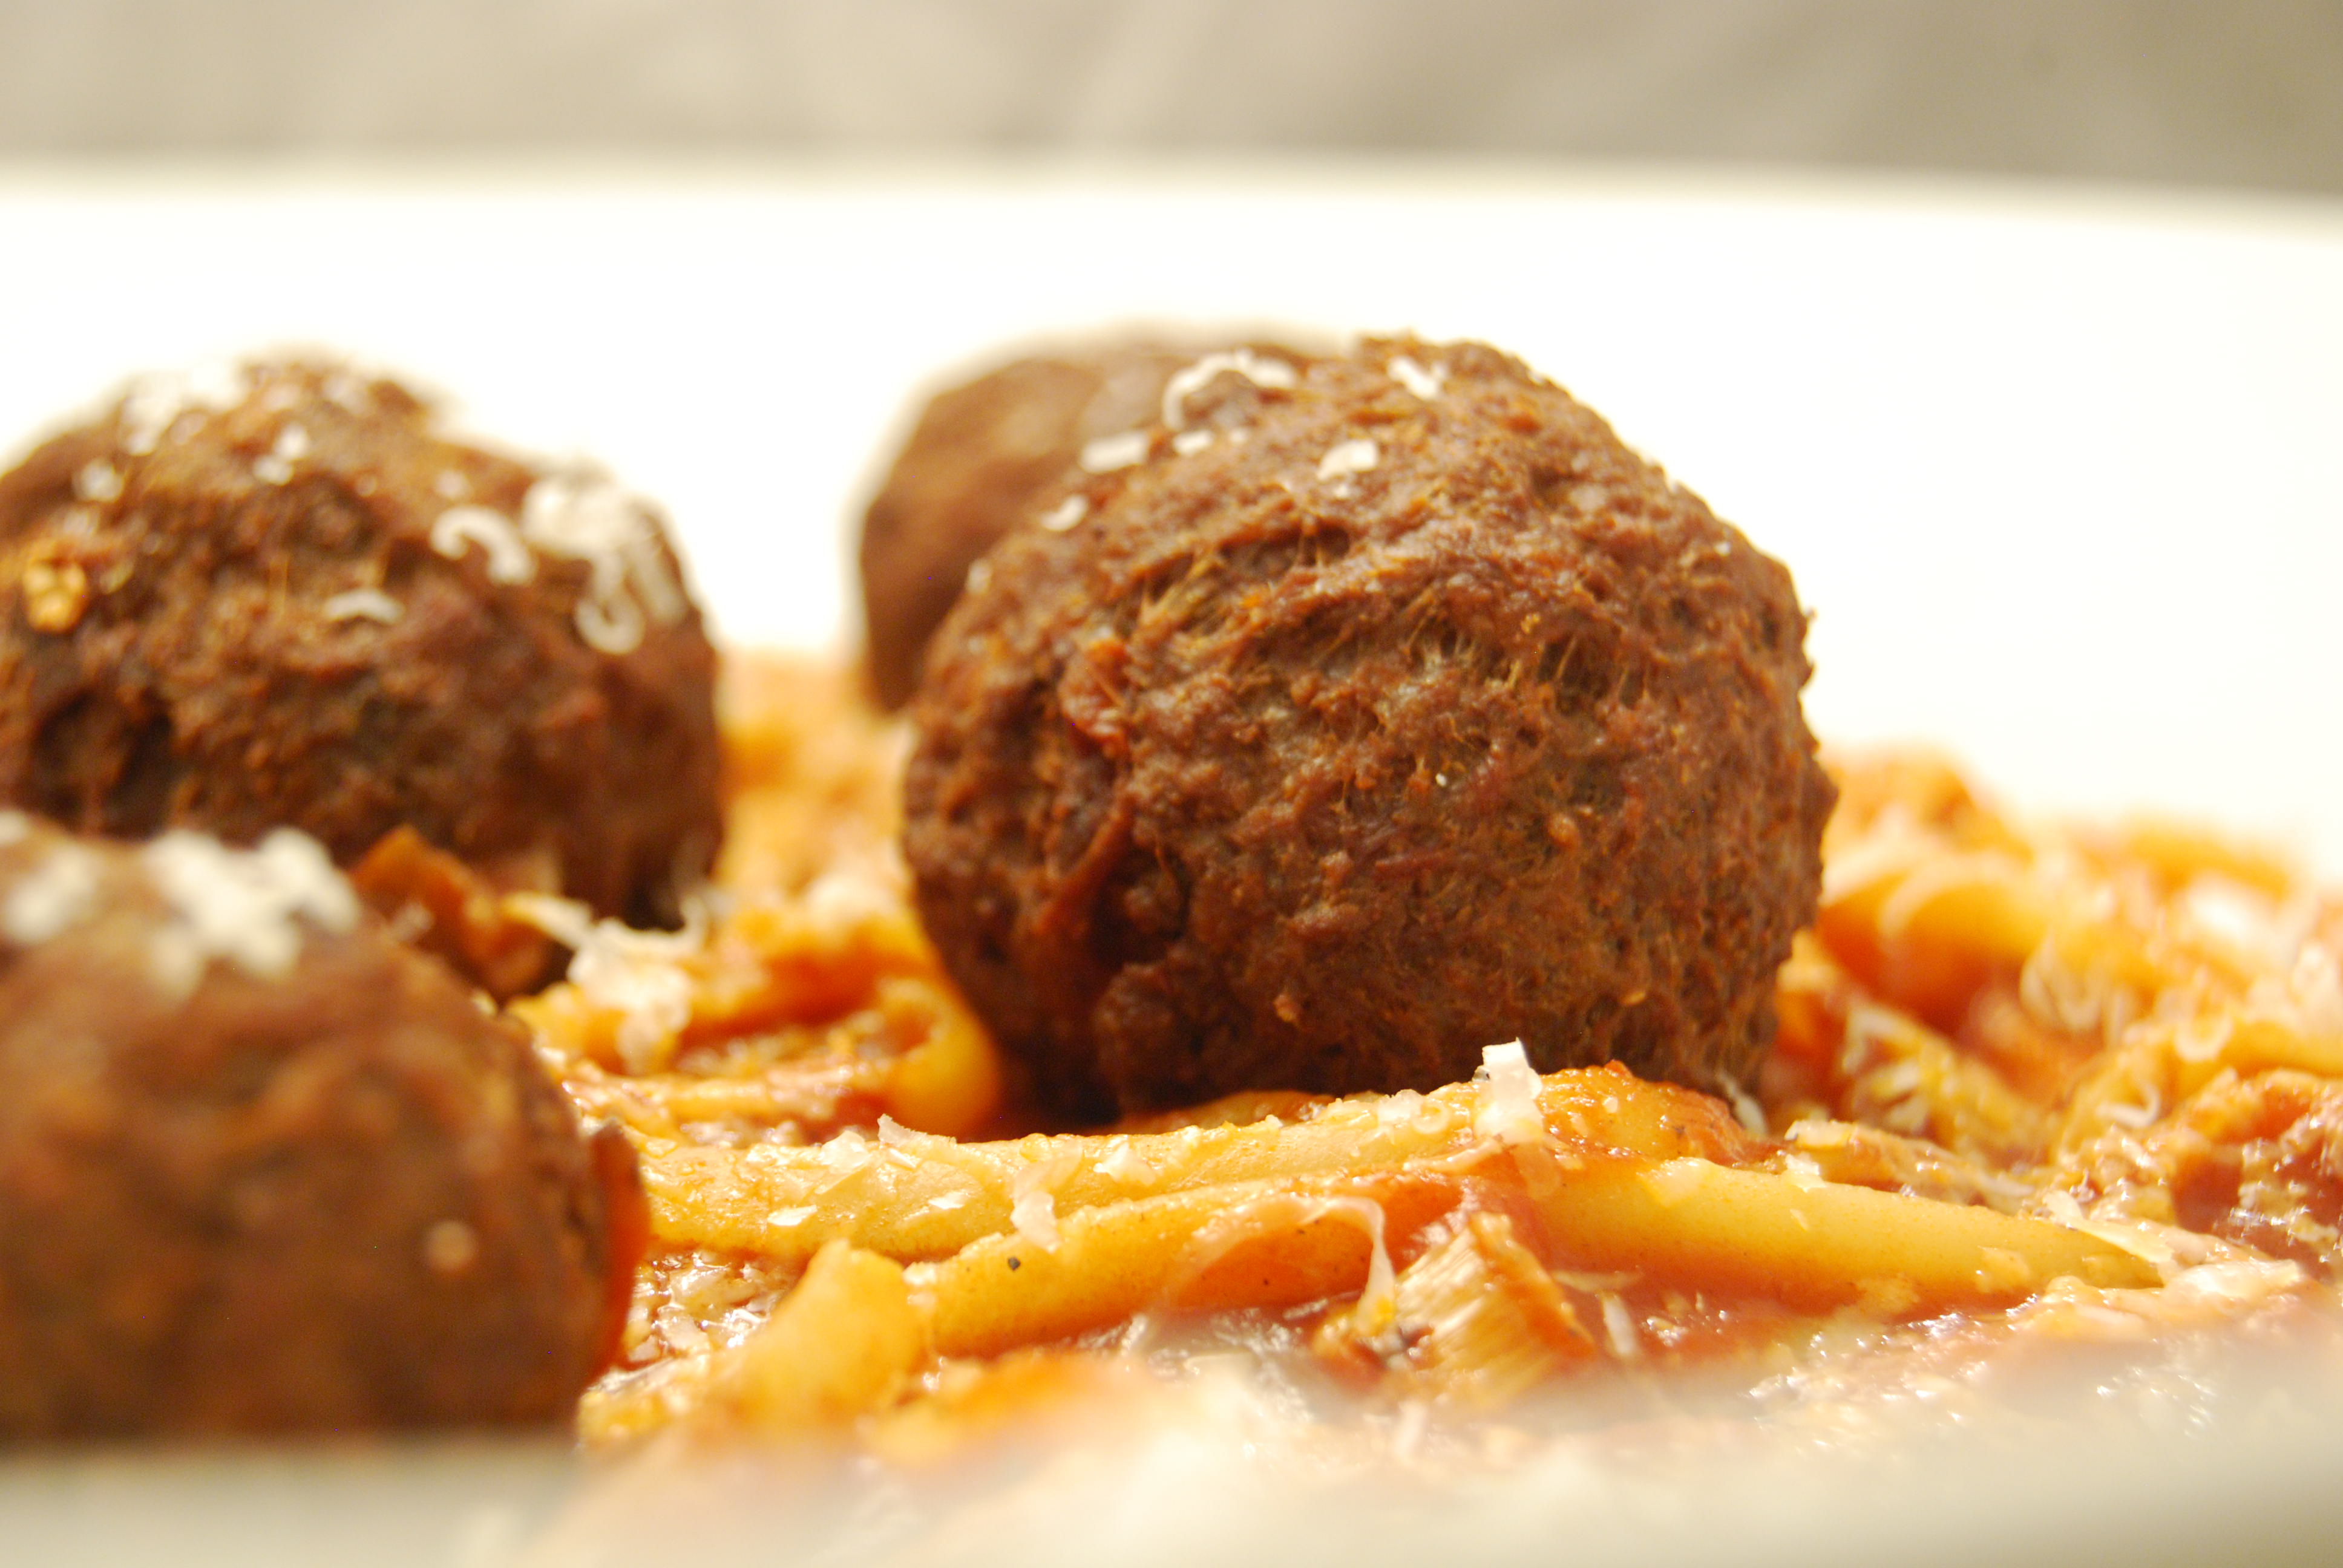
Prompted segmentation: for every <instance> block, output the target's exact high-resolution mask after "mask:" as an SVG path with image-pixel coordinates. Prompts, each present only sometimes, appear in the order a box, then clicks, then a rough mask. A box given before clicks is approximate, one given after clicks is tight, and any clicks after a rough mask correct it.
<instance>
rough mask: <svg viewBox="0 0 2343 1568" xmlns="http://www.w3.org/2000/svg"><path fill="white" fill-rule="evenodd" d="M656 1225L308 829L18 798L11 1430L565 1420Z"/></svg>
mask: <svg viewBox="0 0 2343 1568" xmlns="http://www.w3.org/2000/svg"><path fill="white" fill-rule="evenodd" d="M643 1228H644V1220H643V1213H642V1194H641V1190H640V1188H639V1185H637V1182H636V1177H635V1171H634V1163H633V1156H632V1154H631V1153H630V1152H629V1151H628V1146H627V1144H626V1142H625V1140H624V1137H623V1135H621V1134H620V1133H618V1131H617V1130H616V1129H615V1128H605V1129H603V1130H602V1131H599V1132H598V1133H597V1134H596V1135H595V1137H594V1138H592V1139H590V1140H589V1139H588V1138H587V1137H585V1136H583V1135H581V1133H580V1131H579V1128H578V1119H577V1115H576V1112H575V1111H573V1110H572V1109H571V1107H570V1105H569V1102H568V1099H567V1098H566V1097H565V1096H564V1095H563V1094H562V1092H561V1091H560V1090H559V1089H558V1088H557V1087H556V1086H555V1085H554V1084H553V1082H552V1081H550V1080H549V1079H548V1078H547V1076H546V1074H545V1072H544V1070H543V1069H542V1068H541V1067H540V1066H539V1065H538V1061H537V1060H536V1057H535V1055H534V1054H533V1051H532V1049H531V1046H530V1043H529V1040H528V1038H527V1036H526V1035H525V1033H524V1032H523V1031H521V1030H519V1029H518V1028H517V1027H516V1026H513V1025H511V1024H509V1023H508V1022H506V1021H504V1020H499V1019H497V1018H492V1017H489V1016H488V1015H486V1014H484V1013H483V1012H482V1011H481V1010H479V1009H478V1007H477V1006H475V1005H474V1002H473V1000H472V998H471V996H470V995H469V994H468V992H467V991H466V990H464V988H462V987H461V986H459V985H458V984H457V983H456V981H455V980H453V978H452V977H451V976H450V975H449V974H448V973H447V971H446V970H444V969H442V968H441V967H440V966H439V965H438V964H437V962H436V961H434V960H431V959H428V958H426V957H424V956H422V955H421V954H418V953H417V952H415V951H413V950H410V949H408V948H407V947H404V946H402V945H401V944H399V943H397V942H396V941H394V940H391V939H390V938H389V937H388V936H387V935H386V934H385V933H384V931H383V930H381V928H380V927H379V926H377V925H376V924H375V923H373V921H372V920H371V919H370V918H369V917H367V916H365V915H363V914H362V913H361V911H360V910H359V907H358V905H357V900H356V897H355V895H354V894H353V893H352V892H351V890H350V889H349V887H348V886H347V883H345V882H344V881H343V880H342V879H341V878H340V877H339V876H338V875H337V873H336V872H335V871H334V869H333V868H332V867H331V865H330V864H329V863H328V862H327V859H326V857H325V854H324V852H323V850H321V849H319V848H318V847H317V844H316V842H315V841H314V840H311V839H307V838H305V837H303V836H302V835H300V834H298V833H296V832H293V831H291V830H289V829H286V830H279V831H278V832H277V833H274V834H272V835H270V836H269V837H268V838H267V839H266V840H264V841H263V843H262V844H261V846H260V847H259V848H258V849H255V850H249V851H246V850H236V849H226V848H224V847H222V846H221V844H220V843H219V841H218V840H216V839H211V838H208V837H206V836H203V835H199V834H196V833H193V832H189V831H186V830H184V829H180V830H174V831H173V832H170V833H167V834H166V835H164V836H163V837H162V838H160V839H156V840H155V841H153V842H152V843H150V844H147V845H146V846H144V847H142V848H137V849H133V848H130V847H127V846H123V845H117V844H112V843H108V842H106V841H103V840H97V839H78V838H75V837H73V836H71V835H67V834H65V833H63V832H60V831H57V830H55V829H51V828H48V827H46V826H43V825H37V824H35V823H34V822H33V821H32V820H31V819H28V818H26V817H25V816H23V815H22V814H19V813H15V812H0V1436H5V1437H13V1438H25V1437H56V1436H88V1435H105V1434H128V1433H162V1432H176V1433H196V1432H212V1433H217V1432H247V1433H255V1432H291V1431H323V1430H328V1429H331V1430H343V1431H347V1430H352V1429H367V1428H381V1427H412V1426H430V1425H445V1424H450V1423H470V1424H515V1423H528V1424H534V1423H542V1422H562V1421H566V1420H568V1418H569V1417H570V1415H571V1414H572V1412H573V1411H574V1408H575V1405H576V1402H577V1398H578V1394H579V1392H581V1391H582V1390H583V1389H584V1388H585V1386H586V1384H587V1383H588V1381H589V1380H590V1379H591V1378H593V1377H594V1376H595V1374H596V1373H597V1372H598V1371H599V1370H600V1369H601V1368H602V1367H603V1366H604V1365H605V1364H606V1363H607V1362H608V1361H609V1360H610V1358H611V1356H612V1354H613V1353H614V1352H615V1350H616V1347H617V1345H618V1334H619V1332H620V1331H621V1330H622V1329H623V1327H624V1325H625V1318H626V1310H627V1299H628V1290H629V1288H630V1285H631V1282H632V1276H633V1270H634V1266H635V1263H636V1262H637V1261H638V1259H639V1253H640V1251H641V1248H642V1243H643Z"/></svg>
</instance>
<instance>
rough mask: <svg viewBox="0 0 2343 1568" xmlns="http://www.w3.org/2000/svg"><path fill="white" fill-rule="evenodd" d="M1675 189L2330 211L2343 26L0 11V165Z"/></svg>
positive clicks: (2153, 15) (1716, 16)
mask: <svg viewBox="0 0 2343 1568" xmlns="http://www.w3.org/2000/svg"><path fill="white" fill-rule="evenodd" d="M614 151H616V152H623V153H628V154H643V155H675V154H686V155H700V156H708V155H718V156H750V157H759V156H772V155H783V156H789V155H808V154H818V155H832V154H840V153H844V154H869V155H878V156H903V155H914V156H919V155H931V154H954V155H968V154H975V155H989V154H1014V155H1056V154H1073V155H1096V154H1111V155H1121V154H1131V153H1140V154H1173V155H1195V154H1207V155H1218V154H1226V153H1229V152H1232V151H1268V152H1274V153H1280V154H1285V155H1302V156H1321V155H1327V154H1349V153H1366V154H1383V155H1389V154H1392V153H1409V154H1424V155H1435V156H1438V155H1477V156H1499V157H1507V158H1520V159H1529V160H1543V159H1550V158H1557V157H1567V158H1575V159H1584V158H1603V159H1619V160H1654V159H1664V160H1672V161H1683V160H1689V161H1694V162H1699V163H1705V164H1713V165H1744V164H1768V165H1785V164H1790V165H1806V166H1832V167H1856V168H1870V169H1891V170H1900V171H1909V170H1918V169H1933V170H1946V171H1955V172H1960V173H1969V174H1987V175H2018V176H2064V177H2075V178H2087V179H2103V180H2121V181H2137V182H2147V183H2154V184H2162V185H2182V186H2231V187H2243V188H2248V189H2254V190H2262V191H2283V192H2301V193H2324V194H2328V195H2333V194H2343V5H2338V4H2336V3H2335V0H1778V3H1761V0H1438V3H1432V0H1423V3H1418V0H372V3H361V0H0V157H9V156H13V157H17V158H23V157H26V156H31V157H35V158H42V159H46V158H55V157H66V158H80V157H85V156H95V157H116V156H142V155H153V154H171V155H187V154H193V155H239V156H241V155H264V156H303V155H319V154H323V155H332V156H363V157H373V156H414V155H450V154H476V153H489V154H496V155H508V156H529V157H535V156H542V155H546V154H555V155H595V154H608V153H611V152H614Z"/></svg>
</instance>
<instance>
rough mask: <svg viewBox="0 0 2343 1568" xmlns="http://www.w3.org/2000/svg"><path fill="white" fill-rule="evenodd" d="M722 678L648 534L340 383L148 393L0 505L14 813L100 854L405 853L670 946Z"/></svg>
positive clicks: (411, 406) (711, 808) (18, 477)
mask: <svg viewBox="0 0 2343 1568" xmlns="http://www.w3.org/2000/svg"><path fill="white" fill-rule="evenodd" d="M714 678H715V655H714V652H713V650H712V649H711V648H709V643H708V639H707V638H706V636H705V635H704V634H703V633H702V631H701V628H700V622H699V613H698V611H697V610H696V609H695V608H693V606H692V604H691V602H690V600H689V598H688V597H687V595H686V593H685V590H684V587H683V584H682V581H681V578H680V573H679V567H678V564H677V561H676V559H675V557H674V556H673V554H672V553H671V552H670V550H669V546H668V543H667V541H666V539H665V538H664V537H663V535H662V532H661V529H660V527H659V523H658V522H657V520H656V519H654V518H652V517H650V516H649V514H648V513H647V512H645V511H644V510H643V509H642V508H640V507H639V505H638V504H636V503H635V502H634V501H632V500H631V499H629V498H628V497H627V496H626V495H625V494H624V493H623V492H622V491H620V490H619V489H618V487H616V486H615V485H613V484H611V483H610V482H609V481H608V479H605V478H602V477H598V476H596V475H594V474H592V473H590V472H583V471H558V472H557V471H546V470H543V469H539V468H536V467H530V466H528V464H525V463H522V462H520V461H518V460H516V459H514V458H512V457H505V456H501V455H498V454H496V453H493V452H489V451H487V450H484V449H482V448H480V447H476V446H473V445H470V444H468V443H465V442H462V441H458V440H457V439H455V438H453V437H450V436H448V435H447V434H446V433H444V432H443V431H442V430H441V429H440V428H439V427H438V426H437V422H436V420H435V417H434V415H433V411H432V410H431V409H430V408H429V407H427V405H425V404H424V403H423V402H421V401H420V400H418V399H417V397H416V396H415V395H413V394H412V393H410V392H408V391H407V390H406V389H405V388H404V387H400V386H398V385H397V384H396V383H394V382H391V381H387V380H381V379H370V378H367V377H362V376H360V375H357V374H356V373H354V372H352V371H350V370H348V369H346V368H340V367H334V366H330V365H327V364H322V363H309V362H303V361H287V362H275V363H260V364H253V365H248V366H246V367H242V368H240V369H236V370H233V371H228V372H225V373H221V374H214V375H207V376H198V377H156V378H150V379H148V380H146V381H145V382H141V383H139V384H137V385H136V386H134V387H133V388H132V389H131V390H130V392H129V393H128V394H127V395H126V397H123V398H122V400H121V401H120V402H119V403H118V404H117V405H116V406H115V407H113V409H112V410H111V411H110V412H108V413H106V415H104V416H103V417H100V418H98V419H96V421H95V422H94V423H90V424H86V425H84V426H82V427H78V428H75V429H71V430H68V431H66V432H65V433H64V434H62V435H60V436H58V437H55V439H53V440H50V441H48V442H47V443H46V444H45V445H44V446H42V447H39V448H38V449H37V450H35V452H34V453H33V454H32V455H31V456H30V457H27V458H26V459H25V461H24V462H23V463H22V464H21V465H20V466H19V467H16V468H15V470H14V471H13V472H10V473H8V474H6V475H5V476H0V804H5V805H12V806H17V807H22V808H25V809H31V810H35V811H38V812H40V813H42V814H44V815H46V816H48V817H51V818H54V819H57V820H58V821H61V822H63V823H65V824H66V825H67V826H70V827H72V828H75V829H81V830H84V831H88V832H98V833H106V834H111V835H115V836H119V837H130V838H143V837H146V836H149V835H151V834H153V833H156V832H157V831H160V830H161V829H165V828H166V827H175V826H179V827H190V828H199V829H205V830H206V831H210V832H214V833H216V834H218V835H220V836H221V837H223V838H226V839H231V840H233V841H236V842H239V843H250V842H253V841H256V839H259V837H260V836H261V835H262V834H264V833H266V832H267V831H268V830H269V829H272V828H276V827H279V826H291V827H297V828H300V829H303V830H305V831H307V832H308V833H310V834H311V835H313V836H314V837H316V838H317V839H318V840H319V841H320V842H322V843H323V844H325V846H326V848H327V849H328V850H329V851H330V852H331V853H332V855H333V857H334V859H335V860H336V861H337V863H338V864H341V865H345V866H347V865H349V864H351V863H353V862H355V861H356V860H357V859H358V858H359V857H360V856H362V855H364V854H365V853H366V852H367V849H370V848H371V847H372V846H373V845H374V844H375V843H376V842H377V840H379V839H381V838H382V837H383V836H384V835H385V834H387V833H388V832H390V831H391V830H392V829H395V828H397V827H399V826H401V825H402V824H405V825H411V826H412V827H413V828H415V829H416V830H417V832H419V833H421V834H422V835H423V837H424V838H425V839H427V840H429V841H430V842H432V843H434V844H437V845H438V846H439V847H441V848H442V849H447V851H449V852H450V853H453V854H455V855H457V856H458V857H460V858H461V859H464V860H465V861H467V862H468V863H469V864H471V865H473V866H475V867H477V868H478V869H480V870H481V871H482V872H483V874H484V875H486V876H487V877H488V879H489V880H490V881H492V882H494V883H495V884H497V885H498V886H500V887H507V888H511V887H528V888H531V889H534V890H542V891H555V890H558V891H561V892H565V893H567V894H568V896H570V897H573V898H576V899H579V900H584V901H585V902H587V903H588V904H590V905H592V906H593V907H594V908H595V909H596V910H598V911H600V912H602V913H604V914H609V915H615V916H620V917H623V918H626V919H628V920H634V921H636V922H638V923H651V922H671V921H672V920H673V919H674V917H675V915H676V914H677V910H678V901H679V889H680V888H681V887H682V886H684V885H687V884H689V883H690V882H692V881H694V880H696V879H699V877H700V876H701V875H702V874H704V872H705V871H706V869H707V868H708V866H709V863H710V861H711V859H712V858H713V855H714V852H715V849H716V846H717V841H718V836H719V820H718V807H717V745H716V726H715V716H714V699H713V688H714Z"/></svg>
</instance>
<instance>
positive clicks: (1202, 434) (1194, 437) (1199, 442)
mask: <svg viewBox="0 0 2343 1568" xmlns="http://www.w3.org/2000/svg"><path fill="white" fill-rule="evenodd" d="M1211 445H1212V432H1211V431H1210V430H1182V431H1181V432H1180V433H1179V434H1178V435H1177V436H1174V437H1172V450H1173V451H1174V452H1177V453H1179V454H1180V456H1182V457H1194V456H1195V455H1196V454H1197V453H1199V452H1201V451H1202V450H1203V449H1204V448H1205V447H1209V446H1211Z"/></svg>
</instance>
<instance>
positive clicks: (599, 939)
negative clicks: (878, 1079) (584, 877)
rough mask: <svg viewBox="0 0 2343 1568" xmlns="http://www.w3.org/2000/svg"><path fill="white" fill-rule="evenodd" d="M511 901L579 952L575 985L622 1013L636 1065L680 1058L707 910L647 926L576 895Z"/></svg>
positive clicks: (618, 1042)
mask: <svg viewBox="0 0 2343 1568" xmlns="http://www.w3.org/2000/svg"><path fill="white" fill-rule="evenodd" d="M504 907H505V909H506V910H508V912H509V913H511V914H512V915H513V916H514V918H516V919H518V920H527V921H528V923H530V924H531V925H534V926H536V927H537V928H538V930H541V931H543V932H545V933H546V935H548V936H549V937H551V938H553V940H556V941H558V942H559V943H561V944H562V945H563V946H564V947H567V948H569V949H570V950H572V954H573V956H572V957H571V958H570V960H569V977H568V978H569V983H570V984H571V985H574V986H576V987H577V988H578V994H579V995H580V996H582V997H584V998H585V999H586V1000H587V1001H588V1002H589V1003H590V1004H592V1005H593V1006H595V1007H598V1008H606V1009H608V1010H610V1011H612V1012H615V1013H617V1014H618V1015H619V1017H618V1030H617V1032H616V1034H615V1035H614V1037H613V1039H612V1042H611V1043H612V1044H613V1045H614V1046H615V1047H616V1048H617V1050H618V1060H620V1061H621V1062H623V1063H624V1064H625V1065H626V1069H627V1070H628V1071H629V1072H633V1073H645V1072H657V1071H659V1070H662V1069H664V1068H665V1067H666V1066H667V1065H668V1064H669V1062H670V1061H672V1060H674V1057H675V1050H676V1046H677V1043H678V1037H679V1036H680V1035H681V1034H682V1032H683V1028H684V1026H685V1025H686V1024H688V1023H689V1022H690V1021H691V998H692V992H693V990H694V989H695V988H694V982H693V980H692V976H691V974H690V971H689V970H686V969H685V968H684V967H683V965H682V961H681V960H684V959H686V958H689V957H690V956H691V955H693V954H695V953H697V952H699V950H701V949H702V948H704V947H705V946H706V944H707V940H708V913H707V910H705V909H703V908H701V907H699V906H698V905H697V904H694V905H691V906H689V907H688V908H687V909H686V910H684V926H683V930H679V931H639V930H634V929H632V928H631V927H628V926H626V925H623V924H621V923H620V922H618V921H617V920H593V919H592V917H591V915H590V914H589V913H588V910H586V908H585V906H584V905H582V904H578V903H574V902H572V901H571V900H568V899H553V898H547V897H545V896H543V895H541V894H527V893H522V894H514V895H512V896H510V897H508V898H507V899H506V900H504ZM858 1146H859V1140H858Z"/></svg>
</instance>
